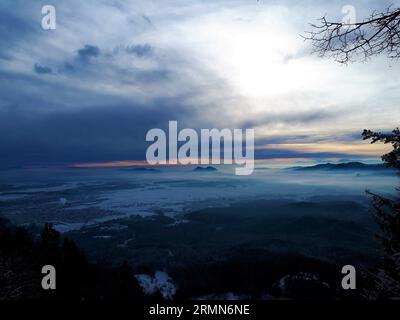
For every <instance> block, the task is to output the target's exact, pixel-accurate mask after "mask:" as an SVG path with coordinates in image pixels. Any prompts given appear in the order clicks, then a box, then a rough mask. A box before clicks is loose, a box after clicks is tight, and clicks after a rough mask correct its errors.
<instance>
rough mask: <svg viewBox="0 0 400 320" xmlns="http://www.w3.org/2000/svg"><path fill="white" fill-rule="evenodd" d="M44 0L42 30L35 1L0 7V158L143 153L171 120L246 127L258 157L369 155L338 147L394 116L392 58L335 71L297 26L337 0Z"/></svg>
mask: <svg viewBox="0 0 400 320" xmlns="http://www.w3.org/2000/svg"><path fill="white" fill-rule="evenodd" d="M52 2H53V3H52V4H53V5H54V6H55V7H56V10H57V29H56V30H51V31H45V30H42V29H41V18H42V15H41V5H42V3H41V2H40V1H29V2H26V1H22V0H13V1H11V0H4V1H2V2H1V4H0V37H1V38H2V41H1V43H0V149H1V150H2V152H1V153H2V156H1V158H0V165H14V164H18V165H19V164H59V163H76V162H90V161H100V162H101V161H114V160H115V161H117V160H143V159H144V157H145V148H146V143H145V138H144V137H145V134H146V132H147V131H148V130H150V129H151V128H155V127H161V128H165V127H166V126H167V125H168V120H178V123H179V125H180V127H181V128H184V127H191V128H197V129H198V128H213V127H216V128H225V127H228V128H234V127H236V128H247V127H254V128H255V129H256V145H257V151H256V156H257V157H258V158H273V157H279V158H285V157H313V158H329V157H334V156H346V155H349V156H357V155H359V156H362V155H365V156H374V152H373V151H372V152H371V153H369V152H364V151H363V150H364V149H363V148H361V147H360V148H359V149H357V150H359V151H357V150H356V152H355V153H354V152H349V148H348V146H351V145H354V146H357V145H359V144H360V142H359V132H361V131H362V129H364V128H367V127H368V128H371V129H383V130H385V129H391V128H392V127H394V126H396V125H398V119H399V116H400V108H399V106H398V101H399V100H400V94H399V92H400V91H399V90H398V88H399V85H400V72H399V71H400V68H399V63H396V62H395V61H388V60H386V59H385V58H384V57H378V58H376V59H373V60H372V61H370V62H368V63H363V64H361V63H356V64H353V65H349V66H348V67H343V66H340V65H338V64H336V63H335V62H333V61H329V60H323V59H319V58H318V57H314V56H310V54H309V52H310V48H309V44H308V43H304V42H303V40H302V38H301V37H300V36H299V35H300V34H301V33H303V31H305V30H307V29H308V28H309V27H308V23H309V22H313V21H315V19H317V18H319V17H321V16H322V15H324V14H325V13H328V15H329V16H331V17H332V18H335V19H340V16H341V8H342V6H343V5H344V4H343V3H342V2H341V1H322V0H315V1H298V2H296V3H293V1H280V2H279V3H277V2H276V1H256V0H254V1H244V0H243V1H235V0H229V1H228V0H226V1H225V0H223V1H200V0H193V1H183V0H182V1H172V0H171V1H156V0H154V1H139V0H132V1H122V0H102V1H85V2H82V1H77V0H71V1H68V2H65V1H60V0H54V1H52ZM354 5H355V7H356V9H357V14H358V15H359V16H360V17H363V16H366V15H368V12H369V11H371V10H373V9H377V10H379V9H381V8H383V7H385V5H386V3H385V2H384V1H382V2H380V3H379V4H377V3H374V2H372V1H364V2H363V3H362V4H361V3H358V2H357V3H356V4H354ZM268 144H270V146H269V147H268V146H267V145H268ZM340 146H347V147H343V148H342V149H340ZM371 150H372V149H371ZM375 152H376V154H378V153H379V152H381V150H378V149H375Z"/></svg>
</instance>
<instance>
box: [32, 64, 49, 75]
mask: <svg viewBox="0 0 400 320" xmlns="http://www.w3.org/2000/svg"><path fill="white" fill-rule="evenodd" d="M33 69H34V70H35V72H36V73H37V74H51V73H53V71H52V70H51V68H49V67H45V66H41V65H39V64H37V63H35V65H34V67H33Z"/></svg>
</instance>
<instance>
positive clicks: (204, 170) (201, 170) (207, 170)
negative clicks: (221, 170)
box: [193, 166, 218, 172]
mask: <svg viewBox="0 0 400 320" xmlns="http://www.w3.org/2000/svg"><path fill="white" fill-rule="evenodd" d="M193 171H197V172H214V171H218V170H217V168H214V167H211V166H208V167H196V168H194V169H193Z"/></svg>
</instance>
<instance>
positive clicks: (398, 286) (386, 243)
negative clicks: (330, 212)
mask: <svg viewBox="0 0 400 320" xmlns="http://www.w3.org/2000/svg"><path fill="white" fill-rule="evenodd" d="M363 138H364V140H371V143H376V142H382V143H385V144H391V145H392V147H393V149H392V151H391V152H389V153H387V154H385V155H383V156H382V160H383V161H384V162H385V164H386V165H387V166H388V167H393V168H396V169H400V130H399V129H398V128H397V129H395V130H393V132H392V133H391V134H382V133H380V132H372V131H370V130H364V132H363ZM398 191H400V189H398ZM368 193H369V194H371V195H372V198H373V206H374V209H375V213H374V217H375V220H376V221H377V223H378V225H379V227H380V229H381V234H379V235H377V237H378V238H379V240H380V241H381V242H382V245H383V247H384V250H385V254H384V259H383V264H382V267H381V268H380V269H379V271H378V273H377V274H376V275H375V277H374V288H373V289H372V290H369V291H368V293H367V296H368V297H369V298H373V299H377V298H399V297H400V198H399V197H398V198H395V199H389V198H385V197H382V196H380V195H377V194H374V193H372V192H369V191H368Z"/></svg>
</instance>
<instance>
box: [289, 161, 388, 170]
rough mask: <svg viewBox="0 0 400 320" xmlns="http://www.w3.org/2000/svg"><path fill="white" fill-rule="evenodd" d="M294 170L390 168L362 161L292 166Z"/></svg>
mask: <svg viewBox="0 0 400 320" xmlns="http://www.w3.org/2000/svg"><path fill="white" fill-rule="evenodd" d="M290 169H292V170H299V171H318V170H390V168H387V167H385V165H383V164H365V163H362V162H346V163H338V164H334V163H324V164H317V165H315V166H309V167H292V168H290Z"/></svg>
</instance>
